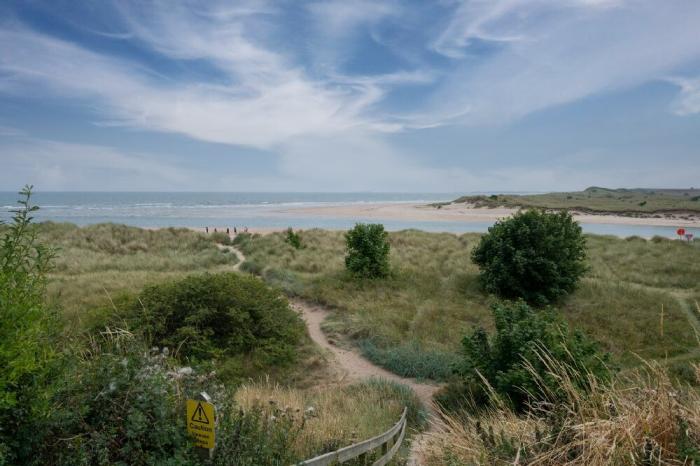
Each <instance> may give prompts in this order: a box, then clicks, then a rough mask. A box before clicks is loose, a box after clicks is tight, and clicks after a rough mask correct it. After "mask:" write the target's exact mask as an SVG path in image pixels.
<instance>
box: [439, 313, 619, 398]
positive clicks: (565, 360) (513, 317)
mask: <svg viewBox="0 0 700 466" xmlns="http://www.w3.org/2000/svg"><path fill="white" fill-rule="evenodd" d="M492 312H493V320H494V323H495V326H496V329H495V332H494V334H493V335H489V334H488V333H487V332H486V331H485V330H484V329H483V328H477V329H475V330H474V331H473V332H472V333H471V334H470V335H467V336H465V337H464V338H463V339H462V351H461V355H462V358H461V359H460V361H459V362H458V363H457V364H455V365H454V372H455V374H456V377H455V379H454V380H453V381H452V383H451V384H450V385H449V386H448V387H446V388H445V390H443V391H442V393H440V394H439V396H438V402H440V403H441V404H442V406H443V408H451V409H452V410H454V409H455V408H456V407H455V406H454V404H457V405H459V404H460V403H462V404H463V405H464V406H462V408H464V409H467V410H471V411H476V410H483V409H485V408H487V407H488V406H489V402H490V398H491V397H492V395H495V396H498V397H499V400H500V401H501V402H503V403H504V404H505V405H507V406H509V407H510V408H512V409H513V410H515V411H517V412H522V411H525V410H526V409H527V408H528V407H529V406H530V405H532V404H533V403H537V402H542V401H547V402H548V403H560V402H561V401H563V399H564V397H565V392H563V391H562V390H560V388H561V387H560V386H559V381H558V380H557V379H556V378H553V377H549V376H548V375H549V374H548V372H549V371H550V369H551V368H550V367H549V364H548V361H549V360H554V361H557V363H558V364H560V365H561V370H562V372H563V374H560V375H562V376H564V377H565V378H566V379H567V380H568V381H569V383H570V384H571V388H573V389H576V390H579V391H583V392H588V391H590V390H591V389H592V388H593V387H592V379H595V381H596V386H598V385H600V382H603V381H606V380H609V379H610V375H611V369H610V366H609V364H610V355H609V354H607V353H602V352H600V351H599V350H598V345H597V343H596V342H595V341H594V340H593V339H591V338H590V337H589V336H588V335H586V334H585V333H583V332H581V331H580V330H571V329H570V328H569V326H568V325H567V324H566V323H564V322H561V321H560V320H559V319H558V318H557V316H556V315H555V314H554V312H553V311H552V310H550V309H545V310H536V309H533V308H531V307H530V306H528V305H527V304H525V303H524V302H522V301H520V302H516V303H498V304H494V305H493V306H492ZM467 402H468V403H467ZM451 405H452V406H451ZM457 407H459V406H457Z"/></svg>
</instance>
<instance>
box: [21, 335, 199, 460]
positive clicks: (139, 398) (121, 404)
mask: <svg viewBox="0 0 700 466" xmlns="http://www.w3.org/2000/svg"><path fill="white" fill-rule="evenodd" d="M184 373H185V372H184V371H183V372H178V370H177V368H174V367H173V365H172V361H171V360H170V359H169V358H168V356H167V352H161V351H157V349H156V351H148V350H146V349H145V346H144V345H143V344H141V343H140V342H139V341H138V340H137V339H135V338H134V337H133V335H130V334H126V333H125V334H121V335H117V336H116V337H107V338H103V337H98V338H97V339H93V340H92V344H91V345H90V348H89V351H86V352H85V354H84V357H83V358H79V359H77V360H76V361H75V362H74V364H72V366H71V367H70V368H69V370H68V371H67V372H66V373H65V375H64V377H63V380H61V381H59V382H57V383H56V385H59V388H58V390H57V392H56V394H55V396H54V399H53V403H54V405H55V406H56V408H55V409H54V410H53V411H52V415H51V416H50V417H49V419H48V424H49V426H50V428H49V430H50V434H49V436H48V437H47V439H46V441H45V442H44V446H43V448H42V449H41V450H40V453H39V454H37V456H36V458H35V461H36V463H37V464H94V465H111V464H133V465H147V464H148V465H150V464H173V465H174V464H193V462H191V461H187V458H188V457H191V456H193V455H192V454H191V452H190V451H189V450H190V449H191V447H190V441H189V439H188V436H187V433H186V428H185V422H184V421H185V419H184V416H183V415H182V412H183V410H184V405H183V403H184V400H183V397H182V395H181V391H182V388H183V387H181V380H180V379H181V378H182V376H183V375H184Z"/></svg>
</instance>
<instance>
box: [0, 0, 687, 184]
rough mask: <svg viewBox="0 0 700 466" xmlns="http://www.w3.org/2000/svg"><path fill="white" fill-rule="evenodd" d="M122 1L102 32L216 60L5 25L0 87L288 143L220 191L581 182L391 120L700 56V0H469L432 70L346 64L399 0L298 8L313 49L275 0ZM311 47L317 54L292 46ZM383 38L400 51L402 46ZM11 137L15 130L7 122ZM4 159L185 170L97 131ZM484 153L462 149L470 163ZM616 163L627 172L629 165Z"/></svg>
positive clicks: (452, 112) (461, 114)
mask: <svg viewBox="0 0 700 466" xmlns="http://www.w3.org/2000/svg"><path fill="white" fill-rule="evenodd" d="M114 8H115V11H116V14H115V18H114V22H115V25H114V27H113V28H112V29H110V30H109V31H100V30H96V29H91V30H90V31H91V32H93V33H95V34H98V35H103V36H105V37H107V38H112V39H115V40H118V41H120V42H125V43H126V42H128V43H130V44H131V45H133V46H136V47H140V48H143V49H144V50H146V51H147V52H148V53H151V54H153V55H159V56H160V57H161V58H162V57H165V58H166V59H170V60H171V63H176V64H177V65H178V66H181V67H183V68H185V69H186V68H188V67H191V68H192V69H195V70H197V69H198V67H200V66H202V65H203V66H204V68H205V69H206V72H204V73H202V74H198V73H192V74H188V73H183V75H184V76H183V77H181V78H180V77H177V76H172V75H166V76H164V75H161V74H159V73H158V72H157V71H155V70H154V69H153V68H150V67H148V66H147V65H144V64H143V63H147V62H148V60H144V61H142V62H138V61H136V58H134V57H132V59H127V58H125V57H126V54H125V55H117V54H114V55H110V54H107V53H98V52H96V51H95V50H93V49H89V48H88V47H87V46H86V45H79V44H77V43H74V42H69V41H68V40H62V39H58V38H56V37H53V36H49V35H47V34H43V33H40V32H37V31H36V30H34V29H31V28H30V27H28V26H23V25H21V24H18V23H13V24H10V23H7V22H4V23H0V24H1V25H2V27H0V92H2V93H14V94H16V95H22V96H25V97H26V96H28V98H36V99H41V98H43V97H45V96H47V95H50V96H61V97H64V98H68V99H72V100H74V101H75V102H76V103H80V104H83V105H85V106H86V107H87V108H89V109H91V110H92V111H93V112H94V115H95V119H96V120H97V123H98V124H100V125H103V126H105V125H112V126H127V127H133V128H139V129H143V130H148V131H160V132H170V133H178V134H183V135H186V136H189V137H191V138H193V139H197V140H201V141H206V142H216V143H224V144H231V145H244V146H252V147H256V148H262V149H272V150H273V151H274V152H275V153H277V154H279V160H280V163H279V166H277V167H275V173H276V175H275V176H267V175H266V174H261V175H260V176H259V177H257V178H255V179H252V178H248V179H240V178H237V177H236V174H235V173H234V174H231V173H229V172H227V170H226V169H222V170H220V172H221V173H217V174H216V176H220V181H219V182H213V184H212V183H211V182H210V183H209V184H208V183H206V182H203V183H202V186H203V187H205V188H206V187H207V186H210V187H211V188H212V189H226V188H225V187H224V186H230V183H231V180H235V182H236V186H238V187H239V188H240V189H305V188H307V189H308V187H309V186H312V187H313V189H319V190H324V189H325V190H334V191H335V190H363V189H364V190H368V189H377V187H381V189H385V190H440V191H444V190H461V189H468V190H480V189H493V188H494V187H497V186H510V187H511V188H512V189H528V190H530V189H537V186H550V187H552V186H557V183H559V185H562V182H563V180H566V181H567V182H576V180H577V178H576V176H575V174H571V173H568V172H567V170H568V169H567V168H566V167H564V166H561V167H546V168H542V169H537V168H536V167H530V168H528V167H527V166H524V165H518V164H514V165H513V166H514V167H517V170H516V169H514V171H512V172H509V171H508V170H501V171H498V172H496V171H488V170H480V171H474V170H469V169H466V168H460V167H465V166H468V164H466V163H461V162H463V160H455V161H454V163H453V164H451V165H450V166H442V167H440V168H435V167H426V164H425V163H421V162H419V161H418V160H419V157H418V155H419V154H410V153H406V152H405V151H398V150H397V149H395V148H394V147H393V146H392V144H391V143H389V142H387V141H388V139H386V138H384V134H385V133H388V132H394V131H402V130H404V131H410V130H412V129H415V128H431V127H437V126H441V125H448V124H449V125H453V124H457V125H483V124H491V123H498V124H501V123H508V122H510V121H512V120H513V119H517V118H520V117H522V116H525V115H528V114H531V113H533V112H536V111H539V110H542V109H546V108H550V107H552V106H556V105H561V104H569V103H572V102H576V101H578V100H581V99H584V98H586V97H589V96H592V95H598V94H602V93H605V92H611V91H615V90H619V89H626V88H630V87H634V86H637V85H640V84H643V83H646V82H649V81H653V80H656V79H659V78H661V77H663V76H677V75H679V74H680V73H679V68H681V67H682V66H684V65H687V64H688V63H693V62H697V60H698V59H700V41H698V40H697V34H696V32H697V24H700V3H698V2H696V1H695V0H679V1H678V2H673V3H667V4H665V5H664V7H659V4H658V2H656V1H654V0H634V1H623V0H465V1H463V2H461V3H459V4H458V6H457V7H456V8H455V10H454V14H453V15H452V16H451V18H449V20H448V21H447V23H446V24H445V25H444V26H445V27H444V28H440V29H441V32H440V33H438V34H437V35H436V36H435V37H432V38H431V39H430V40H428V41H423V42H425V43H423V42H422V43H420V44H417V45H416V44H412V45H411V46H413V47H414V48H415V50H413V51H412V55H416V56H421V57H420V58H419V59H416V63H421V64H422V66H421V68H419V69H403V68H402V66H401V65H396V66H394V69H393V71H390V72H387V73H385V74H379V75H371V74H361V73H360V72H358V73H351V72H349V71H348V70H347V69H345V68H344V67H343V66H342V65H343V64H345V61H346V60H347V59H348V58H350V57H352V56H353V54H354V53H355V50H354V47H355V45H356V44H355V41H356V40H357V38H358V37H361V38H363V39H365V40H366V39H367V37H366V36H367V35H369V37H370V38H373V37H377V36H378V34H376V32H377V31H378V30H379V28H381V27H382V26H385V25H386V24H385V23H392V24H394V23H401V22H402V19H403V18H404V15H406V14H407V11H406V8H407V7H406V6H405V5H404V4H402V3H400V2H395V1H381V2H380V1H377V2H374V1H372V2H370V1H360V2H346V1H330V2H315V3H312V4H309V5H307V7H305V9H303V13H304V14H308V15H309V17H310V18H311V19H310V21H312V24H311V25H308V26H309V27H308V31H310V32H309V34H310V35H309V37H307V38H306V39H308V40H309V41H310V42H311V45H308V44H307V45H301V46H300V45H299V43H301V44H305V43H304V42H303V41H299V43H295V44H294V46H292V45H289V44H286V43H284V40H283V38H282V39H281V38H280V37H279V35H278V33H279V30H278V28H277V26H278V23H279V22H280V21H282V19H283V15H284V12H283V11H281V9H282V5H281V4H280V3H278V2H264V1H259V2H258V1H250V2H248V1H241V2H236V3H235V4H234V5H231V4H227V3H218V2H207V3H202V4H199V5H196V7H195V6H194V5H193V4H190V3H187V2H165V1H155V2H151V3H148V4H144V3H142V2H138V3H137V2H115V3H114ZM307 19H308V18H307ZM429 20H432V18H426V20H425V21H429ZM415 24H416V27H421V25H420V24H419V23H415ZM305 26H306V25H305ZM379 35H381V34H379ZM421 40H422V39H421ZM365 45H366V43H365ZM394 45H395V44H392V46H394ZM305 46H308V47H309V48H310V49H311V50H310V51H308V50H302V51H299V50H296V49H295V47H297V48H303V47H305ZM378 46H381V47H384V45H383V44H378ZM401 46H403V44H401ZM382 52H383V53H384V52H386V53H390V52H391V50H390V47H385V48H384V49H383V50H382ZM308 56H310V57H311V58H308ZM382 56H383V55H382ZM302 57H304V58H302ZM355 58H357V57H355ZM406 62H407V61H401V60H397V63H406ZM426 63H430V65H426ZM209 71H211V73H210V74H209ZM204 75H206V76H204ZM673 82H674V83H675V84H676V85H678V86H679V88H680V94H679V98H678V100H677V101H676V102H674V103H673V111H674V112H676V113H677V114H679V115H688V114H691V113H697V112H698V111H700V84H698V81H697V79H688V78H683V79H675V80H673ZM408 85H412V86H414V85H415V86H425V88H426V89H431V90H432V91H427V90H425V89H424V90H423V91H424V93H423V94H422V95H421V96H420V98H416V99H414V100H410V99H408V100H410V105H405V106H402V105H399V106H398V107H400V108H401V110H398V111H393V110H391V107H389V106H387V107H384V106H383V104H384V102H386V97H387V96H389V95H391V93H392V92H393V91H395V90H398V89H402V88H403V87H405V86H408ZM410 97H415V96H410ZM0 136H13V134H10V133H8V132H5V133H3V129H2V128H0ZM71 154H72V155H71ZM10 157H16V158H18V160H15V159H12V162H11V163H12V165H11V166H12V167H14V170H15V172H16V173H20V174H28V175H31V177H30V179H32V180H34V179H37V178H39V179H41V180H43V181H45V182H46V183H48V186H50V187H57V186H60V185H61V183H64V184H69V181H68V180H69V179H71V177H72V179H73V180H74V179H75V178H76V176H78V175H76V174H80V173H83V172H85V170H87V171H90V170H92V171H94V172H97V171H99V170H107V167H108V166H114V167H116V168H115V170H117V171H118V172H119V173H122V174H123V179H127V177H128V176H132V177H133V179H134V180H137V181H138V183H141V184H143V183H147V182H148V181H147V177H148V176H150V175H147V174H151V175H152V176H153V179H154V180H156V181H154V183H155V184H158V185H160V186H168V185H171V184H173V183H177V182H180V181H181V180H182V179H183V178H182V176H184V174H183V171H182V170H179V169H176V168H172V169H170V170H169V169H168V165H167V164H164V163H156V162H153V165H149V163H148V161H149V160H156V157H152V156H151V155H150V154H133V153H131V152H128V151H126V152H123V151H120V150H118V149H115V148H105V147H102V146H93V145H89V144H83V145H80V144H69V143H61V142H58V141H43V140H34V141H33V142H32V144H29V143H28V142H27V143H25V144H24V145H18V144H14V145H9V144H5V145H2V146H0V158H2V159H5V160H6V161H7V160H10ZM488 157H489V154H465V155H464V159H465V160H466V159H469V158H479V159H484V158H488ZM424 160H425V158H424ZM81 167H83V168H81ZM86 167H87V168H86ZM81 170H83V172H81ZM91 173H92V172H91ZM601 173H604V172H603V171H601V172H596V173H593V172H591V174H590V178H591V184H602V183H601V182H597V183H596V182H595V181H594V179H593V178H594V177H595V176H601ZM616 173H617V175H616V176H617V177H618V178H617V179H620V176H621V174H622V172H621V171H620V172H616ZM645 173H646V172H645ZM649 173H651V172H649ZM128 174H130V175H128ZM187 175H188V176H189V181H188V185H189V186H195V185H196V183H198V182H196V181H192V180H193V177H194V176H195V175H194V174H192V173H190V172H187ZM5 176H7V175H5ZM86 176H87V175H86ZM638 176H639V177H640V178H643V176H646V175H645V174H642V173H639V174H638ZM41 177H44V178H41ZM209 177H210V178H209V179H210V180H211V179H212V178H211V177H212V175H211V174H209ZM578 179H579V180H580V179H582V178H581V177H579V178H578ZM613 181H614V180H613ZM37 183H38V184H40V183H39V182H37ZM134 183H136V182H133V183H128V185H129V186H132V187H133V186H135V184H134ZM217 183H218V184H217ZM88 184H89V183H88ZM613 184H615V183H614V182H613ZM219 185H221V186H222V187H221V188H218V186H219ZM139 186H141V185H140V184H139ZM261 187H265V188H261ZM44 189H49V188H46V187H44ZM82 189H90V188H89V186H84V187H83V188H82ZM98 189H99V188H98ZM141 189H143V188H141Z"/></svg>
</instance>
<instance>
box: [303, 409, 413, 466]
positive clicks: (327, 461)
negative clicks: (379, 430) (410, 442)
mask: <svg viewBox="0 0 700 466" xmlns="http://www.w3.org/2000/svg"><path fill="white" fill-rule="evenodd" d="M406 412H407V408H404V410H403V414H402V415H401V419H399V422H397V423H396V424H395V425H394V426H393V427H392V428H391V429H389V430H387V431H386V432H384V433H383V434H379V435H377V436H376V437H372V438H371V439H369V440H365V441H364V442H360V443H355V444H354V445H350V446H348V447H345V448H341V449H340V450H336V451H332V452H330V453H325V454H323V455H321V456H317V457H316V458H312V459H310V460H306V461H302V462H301V463H299V464H300V465H304V466H327V465H331V464H338V463H344V462H345V461H349V460H351V459H354V458H362V457H365V458H366V457H367V454H368V453H369V452H371V451H373V450H376V449H377V448H381V452H382V456H381V457H380V458H379V459H378V460H376V461H375V462H374V463H372V466H384V465H385V464H387V463H388V462H389V461H390V460H391V458H393V456H394V455H395V454H396V452H397V451H398V449H399V447H400V446H401V442H402V441H403V438H404V435H405V434H406Z"/></svg>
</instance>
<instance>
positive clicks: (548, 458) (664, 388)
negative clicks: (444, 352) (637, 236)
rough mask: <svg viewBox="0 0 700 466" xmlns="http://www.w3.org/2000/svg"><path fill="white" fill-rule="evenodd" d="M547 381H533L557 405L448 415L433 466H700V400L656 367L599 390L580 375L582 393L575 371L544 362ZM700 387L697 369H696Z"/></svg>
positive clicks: (542, 377) (432, 439) (430, 453)
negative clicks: (554, 396) (522, 410)
mask: <svg viewBox="0 0 700 466" xmlns="http://www.w3.org/2000/svg"><path fill="white" fill-rule="evenodd" d="M540 358H541V364H542V365H544V366H545V367H546V368H547V371H546V373H545V374H541V373H539V372H536V371H534V370H531V377H532V378H533V380H537V381H539V382H540V384H541V386H543V387H548V388H551V389H553V390H556V393H557V394H558V396H557V398H558V402H557V403H550V402H540V403H533V404H531V405H530V406H529V409H528V412H527V413H525V414H522V413H519V412H517V411H515V410H513V409H511V408H510V407H509V406H508V405H507V404H505V403H499V399H498V397H497V396H496V395H494V398H495V399H494V401H493V403H492V404H491V407H490V408H488V409H487V410H486V411H484V412H482V413H480V414H479V415H478V416H474V415H472V414H470V413H467V412H464V411H462V412H451V413H443V414H442V415H441V416H440V417H439V418H438V419H435V420H434V423H435V430H434V432H433V433H431V434H428V439H427V441H426V442H425V444H424V447H425V448H424V451H425V459H426V464H427V465H429V466H443V465H447V466H457V465H464V464H499V465H500V464H504V465H505V464H542V465H547V466H554V465H562V464H567V465H581V466H584V465H585V466H587V465H601V466H602V465H630V464H631V465H650V464H687V465H690V464H698V462H700V395H699V392H698V391H697V390H696V389H692V388H689V387H687V386H685V385H684V386H681V387H680V388H679V387H678V384H677V383H676V381H674V380H673V379H672V378H670V377H669V375H668V371H667V370H665V368H663V367H662V366H661V365H659V364H657V363H649V364H648V365H645V366H644V367H643V368H641V369H639V370H635V371H633V372H631V373H627V374H624V375H619V376H617V377H614V378H613V379H612V380H611V381H610V382H605V383H600V382H599V381H598V379H596V378H595V377H589V376H588V374H583V375H584V377H585V380H586V381H587V383H588V384H589V389H588V390H586V391H585V392H582V391H581V390H579V389H578V388H577V387H576V386H575V385H574V383H573V381H572V379H571V378H570V376H569V374H570V368H569V367H567V365H566V364H565V363H562V362H560V361H558V360H557V359H555V358H551V357H548V356H547V355H546V354H541V355H540ZM692 372H693V376H694V378H695V380H700V368H699V367H698V366H697V365H695V366H694V367H693V368H692Z"/></svg>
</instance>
